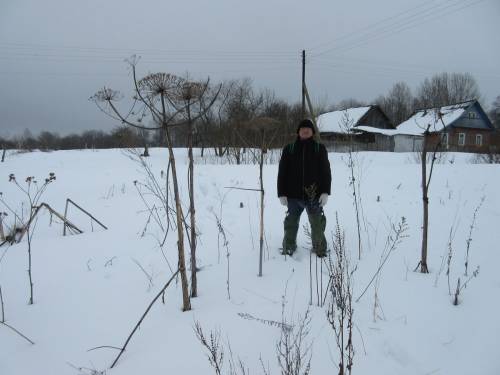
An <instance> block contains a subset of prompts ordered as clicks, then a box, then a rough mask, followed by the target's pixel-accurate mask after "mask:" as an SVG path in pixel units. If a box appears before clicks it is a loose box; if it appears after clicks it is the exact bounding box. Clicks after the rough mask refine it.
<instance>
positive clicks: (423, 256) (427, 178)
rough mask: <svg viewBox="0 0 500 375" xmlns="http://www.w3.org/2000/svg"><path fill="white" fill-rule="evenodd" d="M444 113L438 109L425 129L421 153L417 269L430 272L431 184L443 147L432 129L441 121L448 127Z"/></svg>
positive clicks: (439, 136)
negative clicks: (419, 250)
mask: <svg viewBox="0 0 500 375" xmlns="http://www.w3.org/2000/svg"><path fill="white" fill-rule="evenodd" d="M442 116H443V114H442V113H441V112H440V111H439V109H436V110H435V111H434V123H433V124H428V125H427V128H426V129H425V131H424V141H423V145H422V152H421V154H420V165H421V171H422V178H421V182H420V184H421V187H422V206H423V218H422V247H421V253H420V261H419V262H418V264H417V267H416V268H415V270H417V269H418V267H419V266H420V272H421V273H429V268H428V266H427V243H428V233H429V186H430V183H431V179H432V172H433V171H434V164H435V162H436V160H437V154H438V151H439V150H440V148H441V144H442V139H443V138H442V136H441V135H438V137H437V141H436V142H434V145H432V144H431V142H430V139H431V130H436V124H437V123H438V122H441V123H442V124H443V128H446V125H445V124H444V122H443V119H442ZM428 152H430V155H431V160H430V168H429V173H427V154H428Z"/></svg>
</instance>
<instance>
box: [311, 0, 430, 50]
mask: <svg viewBox="0 0 500 375" xmlns="http://www.w3.org/2000/svg"><path fill="white" fill-rule="evenodd" d="M435 1H436V0H429V1H426V2H425V3H422V4H419V5H417V6H416V7H412V8H409V9H407V10H405V11H403V12H399V13H396V14H394V15H392V16H390V17H387V18H383V19H381V20H380V21H377V22H375V23H372V24H370V25H367V26H365V27H362V28H361V29H358V30H354V31H352V32H350V33H347V34H344V35H341V36H339V37H336V38H334V39H332V40H330V41H327V42H322V43H320V44H317V45H315V46H313V47H311V48H309V51H314V50H315V49H318V48H320V47H322V46H325V45H330V44H333V43H336V42H337V41H339V40H344V39H347V38H350V37H351V36H353V35H356V34H358V33H360V32H363V31H365V30H370V29H371V28H373V27H375V26H377V25H380V24H381V23H384V22H387V21H390V20H392V19H397V18H399V17H400V16H401V15H404V14H406V13H410V12H411V11H413V10H415V9H419V8H421V7H423V6H426V5H427V4H430V3H433V2H435Z"/></svg>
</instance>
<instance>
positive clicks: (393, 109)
mask: <svg viewBox="0 0 500 375" xmlns="http://www.w3.org/2000/svg"><path fill="white" fill-rule="evenodd" d="M376 102H377V104H378V105H379V106H380V107H381V108H382V110H383V111H384V113H385V114H386V115H387V116H388V117H389V118H390V119H391V121H392V123H393V124H396V125H397V124H400V123H402V122H403V121H405V120H406V119H408V117H410V115H411V114H412V113H413V110H414V102H415V99H414V97H413V94H412V92H411V89H410V87H409V86H408V84H407V83H406V82H397V83H395V84H394V85H393V86H392V88H391V89H390V90H389V92H388V93H387V95H386V96H380V97H379V98H378V99H377V100H376Z"/></svg>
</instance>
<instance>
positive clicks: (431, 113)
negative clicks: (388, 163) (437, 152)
mask: <svg viewBox="0 0 500 375" xmlns="http://www.w3.org/2000/svg"><path fill="white" fill-rule="evenodd" d="M427 129H428V130H429V132H430V133H431V135H430V139H429V146H430V147H432V145H436V144H437V143H438V142H439V140H440V139H441V146H442V148H441V150H442V151H461V152H473V153H488V152H490V151H492V148H493V147H495V143H496V142H497V141H496V139H497V136H495V134H496V131H495V130H496V129H495V128H494V126H493V124H492V123H491V121H490V119H489V118H488V116H487V115H486V113H485V112H484V110H483V109H482V107H481V105H480V104H479V102H478V101H477V100H470V101H466V102H462V103H456V104H452V105H447V106H444V107H438V108H424V109H420V110H417V111H415V112H414V113H413V115H412V116H411V117H410V118H409V119H408V120H406V121H404V122H402V123H401V124H399V125H398V126H397V132H396V133H397V134H398V136H400V137H407V139H419V140H421V139H422V135H423V134H424V132H425V131H426V130H427ZM396 143H397V142H396ZM396 148H397V145H396ZM406 151H418V150H406Z"/></svg>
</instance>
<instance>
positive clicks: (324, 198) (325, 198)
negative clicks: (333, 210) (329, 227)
mask: <svg viewBox="0 0 500 375" xmlns="http://www.w3.org/2000/svg"><path fill="white" fill-rule="evenodd" d="M318 201H319V205H320V206H321V207H324V206H326V203H327V202H328V194H326V193H323V194H321V195H320V196H319V199H318Z"/></svg>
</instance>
